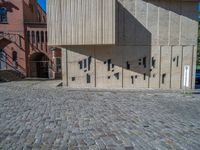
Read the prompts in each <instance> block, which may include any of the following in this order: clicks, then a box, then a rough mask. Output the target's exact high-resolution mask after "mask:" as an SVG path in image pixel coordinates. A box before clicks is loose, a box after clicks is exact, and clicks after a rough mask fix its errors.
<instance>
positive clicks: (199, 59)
mask: <svg viewBox="0 0 200 150" xmlns="http://www.w3.org/2000/svg"><path fill="white" fill-rule="evenodd" d="M197 68H198V69H200V21H199V33H198V49H197Z"/></svg>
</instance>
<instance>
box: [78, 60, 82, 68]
mask: <svg viewBox="0 0 200 150" xmlns="http://www.w3.org/2000/svg"><path fill="white" fill-rule="evenodd" d="M78 63H79V66H80V67H79V68H80V69H83V62H82V61H79V62H78Z"/></svg>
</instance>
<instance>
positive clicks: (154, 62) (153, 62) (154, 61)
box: [151, 57, 156, 68]
mask: <svg viewBox="0 0 200 150" xmlns="http://www.w3.org/2000/svg"><path fill="white" fill-rule="evenodd" d="M151 63H152V67H153V68H155V67H156V60H155V59H154V57H152V59H151Z"/></svg>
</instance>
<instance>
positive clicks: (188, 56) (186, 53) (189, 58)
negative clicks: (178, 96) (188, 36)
mask: <svg viewBox="0 0 200 150" xmlns="http://www.w3.org/2000/svg"><path fill="white" fill-rule="evenodd" d="M192 53H193V46H184V47H183V66H182V68H184V66H185V65H189V66H190V73H189V74H190V76H189V85H190V86H189V88H191V87H192V78H191V76H192V74H193V67H192V64H193V54H192ZM182 88H184V69H182Z"/></svg>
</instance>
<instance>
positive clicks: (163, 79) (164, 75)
mask: <svg viewBox="0 0 200 150" xmlns="http://www.w3.org/2000/svg"><path fill="white" fill-rule="evenodd" d="M165 78H166V73H164V74H162V84H165Z"/></svg>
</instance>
